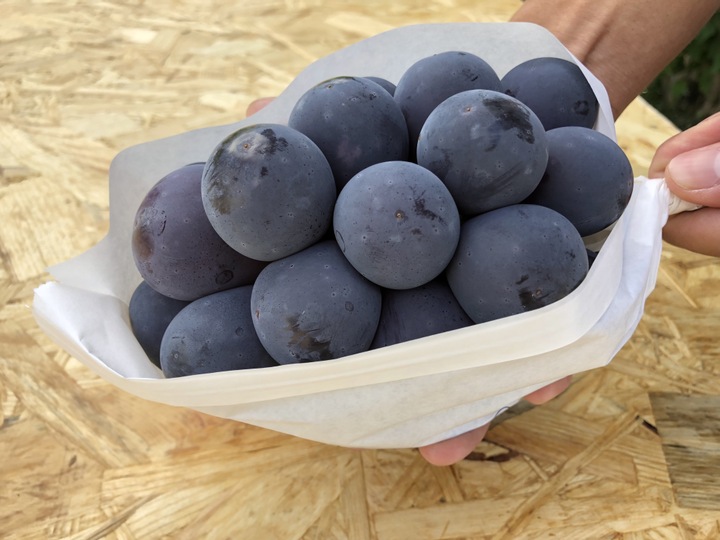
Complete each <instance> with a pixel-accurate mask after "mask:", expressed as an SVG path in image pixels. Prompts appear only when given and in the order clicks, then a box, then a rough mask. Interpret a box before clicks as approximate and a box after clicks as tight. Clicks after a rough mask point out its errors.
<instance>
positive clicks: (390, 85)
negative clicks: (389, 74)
mask: <svg viewBox="0 0 720 540" xmlns="http://www.w3.org/2000/svg"><path fill="white" fill-rule="evenodd" d="M363 78H364V79H368V80H370V81H372V82H374V83H375V84H379V85H380V86H382V87H383V88H384V89H385V90H387V92H388V94H390V95H391V96H394V95H395V85H394V84H393V83H391V82H390V81H388V80H387V79H383V78H382V77H363Z"/></svg>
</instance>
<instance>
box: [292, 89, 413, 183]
mask: <svg viewBox="0 0 720 540" xmlns="http://www.w3.org/2000/svg"><path fill="white" fill-rule="evenodd" d="M288 125H289V126H290V127H292V128H295V129H297V130H298V131H300V132H302V133H304V134H305V135H307V136H308V137H310V138H311V139H312V140H313V141H314V142H315V144H317V145H318V146H319V147H320V149H321V150H322V152H323V154H325V157H326V158H327V160H328V162H329V163H330V167H332V171H333V174H334V175H335V183H336V185H337V188H338V191H340V190H341V189H342V188H343V186H345V184H346V183H347V182H348V180H350V178H352V177H353V176H354V175H355V174H357V173H358V172H360V171H361V170H363V169H365V168H367V167H369V166H370V165H374V164H375V163H381V162H383V161H392V160H404V159H407V156H408V134H407V126H406V125H405V118H404V117H403V115H402V112H401V111H400V108H399V107H398V105H397V103H395V101H394V100H393V98H392V96H391V95H389V94H388V92H387V91H386V90H384V89H383V88H382V87H381V86H379V85H378V84H376V83H374V82H372V81H370V80H368V79H367V78H363V77H337V78H334V79H330V80H328V81H325V82H323V83H320V84H318V85H316V86H314V87H313V88H311V89H310V90H308V91H307V92H306V93H305V94H303V96H302V97H300V99H299V100H298V102H297V103H296V104H295V107H294V108H293V110H292V112H291V113H290V119H289V121H288Z"/></svg>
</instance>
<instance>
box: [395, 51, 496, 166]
mask: <svg viewBox="0 0 720 540" xmlns="http://www.w3.org/2000/svg"><path fill="white" fill-rule="evenodd" d="M477 89H483V90H495V91H500V90H501V86H500V79H499V77H498V76H497V74H496V73H495V70H494V69H493V68H492V67H491V66H490V64H488V63H487V62H486V61H485V60H483V59H482V58H480V57H478V56H476V55H474V54H471V53H468V52H462V51H448V52H443V53H438V54H434V55H432V56H428V57H426V58H423V59H421V60H418V61H417V62H415V63H414V64H413V65H411V66H410V67H409V68H408V69H407V70H406V71H405V73H404V74H403V75H402V77H401V78H400V80H399V81H398V83H397V88H396V89H395V94H394V95H395V101H397V102H398V104H399V105H400V109H402V112H403V114H404V115H405V120H406V122H407V126H408V131H409V133H410V150H411V158H414V155H415V149H416V146H417V141H418V136H419V135H420V130H421V129H422V127H423V124H424V123H425V120H426V119H427V117H428V116H429V115H430V113H431V112H432V111H433V110H434V109H435V107H437V106H438V105H440V103H442V102H443V101H445V100H446V99H447V98H449V97H450V96H453V95H455V94H458V93H460V92H464V91H465V90H477Z"/></svg>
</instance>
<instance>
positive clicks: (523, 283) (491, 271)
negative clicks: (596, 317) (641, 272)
mask: <svg viewBox="0 0 720 540" xmlns="http://www.w3.org/2000/svg"><path fill="white" fill-rule="evenodd" d="M587 271H588V257H587V254H586V252H585V245H584V244H583V241H582V238H581V237H580V235H579V234H578V232H577V230H576V229H575V227H573V225H572V223H570V222H569V221H568V220H567V219H565V218H564V217H563V216H562V215H560V214H558V213H557V212H555V211H554V210H550V209H549V208H545V207H542V206H534V205H529V204H518V205H513V206H507V207H505V208H499V209H497V210H493V211H492V212H488V213H486V214H482V215H480V216H476V217H474V218H472V219H470V220H468V221H466V222H465V223H464V224H463V229H462V234H461V235H460V244H459V245H458V249H457V251H456V253H455V257H453V260H452V262H451V263H450V265H449V266H448V270H447V274H446V275H447V279H448V283H449V285H450V288H451V289H452V291H453V294H454V295H455V297H456V298H457V299H458V302H459V303H460V305H461V306H462V307H463V309H464V310H465V312H466V313H467V314H468V315H469V316H470V317H471V318H472V320H473V321H475V322H476V323H482V322H486V321H492V320H495V319H500V318H502V317H508V316H510V315H515V314H518V313H524V312H526V311H531V310H534V309H538V308H540V307H543V306H547V305H549V304H551V303H553V302H556V301H558V300H560V299H561V298H563V297H565V296H567V295H568V294H569V293H571V292H572V291H573V290H574V289H575V288H576V287H577V286H578V285H579V284H580V283H581V282H582V280H583V279H584V278H585V275H586V274H587Z"/></svg>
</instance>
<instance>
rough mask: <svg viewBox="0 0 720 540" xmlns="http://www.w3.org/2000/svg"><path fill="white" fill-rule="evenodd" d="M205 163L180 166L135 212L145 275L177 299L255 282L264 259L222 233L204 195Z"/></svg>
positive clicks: (137, 252) (135, 240) (137, 254)
mask: <svg viewBox="0 0 720 540" xmlns="http://www.w3.org/2000/svg"><path fill="white" fill-rule="evenodd" d="M202 172H203V164H202V163H199V164H192V165H187V166H185V167H182V168H180V169H177V170H175V171H173V172H171V173H170V174H168V175H167V176H165V177H164V178H163V179H161V180H160V181H159V182H158V183H157V184H155V186H153V187H152V189H150V191H149V192H148V193H147V195H146V196H145V198H144V199H143V201H142V203H141V204H140V207H139V208H138V211H137V213H136V215H135V222H134V223H133V235H132V252H133V258H134V260H135V265H136V266H137V269H138V271H139V272H140V275H141V276H142V278H143V279H144V280H145V281H147V283H148V285H150V286H151V287H152V288H153V289H155V290H156V291H158V292H159V293H160V294H163V295H165V296H169V297H170V298H175V299H176V300H195V299H197V298H200V297H201V296H206V295H208V294H211V293H214V292H218V291H222V290H225V289H231V288H234V287H238V286H240V285H249V284H250V283H252V282H253V281H254V280H255V277H256V276H257V275H258V274H259V273H260V270H262V268H263V267H264V266H265V264H264V263H262V262H259V261H256V260H253V259H249V258H248V257H245V256H243V255H241V254H240V253H238V252H237V251H235V250H234V249H232V248H231V247H230V246H228V245H227V244H226V243H225V242H223V240H222V239H221V238H220V237H219V236H218V234H217V233H216V232H215V229H213V227H212V225H211V224H210V221H209V220H208V217H207V215H206V214H205V210H204V209H203V203H202V199H201V196H200V182H201V179H202Z"/></svg>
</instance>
